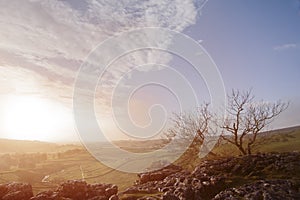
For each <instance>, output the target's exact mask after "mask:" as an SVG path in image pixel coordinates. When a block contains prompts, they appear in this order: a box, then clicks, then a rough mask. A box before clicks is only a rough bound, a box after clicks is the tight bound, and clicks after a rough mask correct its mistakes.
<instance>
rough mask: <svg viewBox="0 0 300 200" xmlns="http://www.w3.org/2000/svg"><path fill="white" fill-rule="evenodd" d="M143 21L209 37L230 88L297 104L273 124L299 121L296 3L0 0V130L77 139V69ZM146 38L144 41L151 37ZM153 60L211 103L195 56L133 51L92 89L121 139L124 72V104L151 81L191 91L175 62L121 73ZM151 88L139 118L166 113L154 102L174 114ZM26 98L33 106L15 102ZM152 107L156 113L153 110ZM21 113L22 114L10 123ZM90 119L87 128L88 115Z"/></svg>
mask: <svg viewBox="0 0 300 200" xmlns="http://www.w3.org/2000/svg"><path fill="white" fill-rule="evenodd" d="M143 27H163V28H167V29H171V30H173V31H177V32H179V33H184V34H186V35H188V36H190V37H191V38H193V39H194V40H195V41H202V42H201V45H202V46H203V48H205V50H206V51H207V52H208V53H209V54H210V56H211V58H212V59H213V61H214V62H215V63H216V65H217V67H218V69H219V71H220V73H221V76H222V78H223V81H224V86H225V89H226V90H227V91H230V90H231V89H232V88H237V89H241V90H247V89H249V88H252V89H253V93H254V94H255V95H256V97H257V100H260V99H264V100H266V101H276V100H278V99H282V100H284V101H290V107H289V108H288V110H286V111H285V112H284V113H283V114H282V115H281V116H280V117H279V118H278V120H276V121H275V122H274V124H273V125H272V127H271V128H279V127H287V126H292V125H299V124H300V120H299V115H300V94H299V92H298V91H299V89H298V87H299V86H300V79H299V75H300V1H299V0H269V1H261V0H244V1H240V0H226V1H225V0H209V1H205V0H194V1H192V0H175V1H173V0H152V1H140V0H132V1H127V0H122V1H119V0H116V1H113V0H98V1H81V0H65V1H55V0H53V1H39V0H37V1H17V0H15V1H9V3H8V2H4V1H2V2H0V41H1V42H0V58H1V59H0V97H1V98H0V125H1V126H0V137H5V138H19V139H40V140H53V141H62V140H68V141H73V140H78V135H77V133H76V124H74V120H73V113H72V112H73V108H72V103H73V90H74V83H75V82H76V76H77V73H78V71H79V70H80V66H81V65H82V64H83V63H85V62H86V58H87V56H88V55H89V53H90V52H91V51H92V50H95V48H96V47H97V45H99V44H100V43H101V42H103V41H105V40H106V39H108V38H110V37H112V36H116V35H117V34H118V33H123V32H126V31H128V30H134V29H136V28H143ZM159 37H160V38H161V41H162V42H165V43H166V44H165V45H166V46H167V45H168V39H169V38H167V37H166V36H165V35H163V34H162V35H160V36H159ZM140 40H141V41H144V42H146V41H147V38H140ZM130 45H131V44H128V47H130ZM115 48H116V47H114V46H112V47H110V48H109V49H108V50H107V52H108V53H109V52H114V50H115ZM107 52H106V53H107ZM147 63H157V64H162V65H170V66H171V69H176V70H178V71H179V72H180V73H181V74H182V75H184V76H185V77H186V79H187V80H188V81H189V82H190V84H191V85H192V86H193V88H194V89H195V90H196V93H197V97H198V100H199V101H200V102H202V101H203V100H208V101H209V93H208V90H207V88H206V85H205V82H204V81H203V79H201V77H199V76H198V75H197V74H195V73H194V72H193V70H190V69H189V68H188V67H189V64H188V63H186V62H184V61H182V60H180V59H179V58H176V57H174V56H172V55H170V54H168V53H167V52H160V53H158V52H155V51H142V50H141V51H138V52H132V53H131V54H130V55H128V56H125V57H124V58H120V59H119V60H117V61H116V62H115V63H114V64H113V65H112V67H111V68H110V69H108V70H107V72H106V74H105V76H104V77H103V79H102V81H101V84H102V85H101V86H103V87H102V88H98V89H97V90H96V94H95V97H96V99H95V110H96V114H97V115H99V118H100V119H101V120H100V121H101V122H102V124H104V126H105V127H104V128H103V129H105V130H106V131H108V132H109V135H112V138H114V139H116V138H119V135H118V134H119V133H118V134H117V133H115V132H117V131H116V127H114V126H113V125H112V124H113V123H114V121H113V119H112V117H111V114H112V113H111V107H110V106H111V102H112V100H111V97H112V93H113V92H114V91H116V90H113V89H114V86H115V84H116V83H118V81H119V80H123V79H124V82H122V81H121V82H122V84H121V86H120V87H121V90H120V91H121V92H120V94H117V95H116V97H117V98H118V100H120V101H121V102H125V100H126V99H124V101H123V99H122V98H125V97H124V96H122V95H123V93H125V92H126V91H127V89H128V87H129V86H134V85H135V84H137V83H140V82H141V81H142V80H148V79H149V80H155V81H160V80H163V81H165V82H168V81H169V83H170V84H171V85H172V84H173V86H175V87H176V89H178V90H182V91H184V92H186V93H184V94H185V96H188V95H187V94H189V95H190V93H188V92H190V91H187V90H186V91H185V89H184V87H185V85H184V84H180V83H181V82H180V81H177V79H175V78H174V77H172V76H171V75H172V73H170V71H168V70H170V69H165V68H160V67H158V66H152V67H149V66H148V67H141V68H138V69H135V70H133V71H132V73H130V74H129V75H128V74H127V75H126V76H124V74H126V73H127V72H128V71H130V70H132V69H133V67H134V66H143V65H145V64H147ZM120 77H121V78H120ZM179 84H180V85H179ZM144 89H145V90H144V92H143V91H140V92H138V93H137V95H136V96H135V98H134V101H133V104H130V106H131V107H132V108H133V110H134V108H138V109H135V110H134V111H132V112H133V116H132V118H133V119H135V120H137V122H138V123H141V124H142V125H145V124H148V123H149V122H151V114H153V117H155V119H157V118H158V117H160V116H162V117H165V115H162V112H161V110H160V111H159V110H155V109H154V110H151V109H152V107H151V106H152V105H154V104H159V103H161V104H163V105H166V108H165V109H166V111H167V112H166V113H167V116H168V115H169V114H170V113H171V112H172V111H174V110H175V111H176V108H175V109H173V108H174V107H176V106H178V102H177V101H176V99H175V98H174V95H173V96H172V95H169V97H167V96H168V95H167V94H169V91H166V92H164V91H163V90H162V88H155V87H149V88H147V87H144ZM156 89H157V90H156ZM118 95H119V96H118ZM188 97H189V96H188ZM126 101H127V100H126ZM134 103H135V104H134ZM184 103H185V104H189V105H190V108H191V109H192V108H193V107H194V106H195V105H194V104H193V103H192V100H190V99H189V98H187V99H186V100H184ZM19 105H23V106H24V107H26V109H23V108H20V109H19V111H18V110H16V109H14V108H16V107H18V106H19ZM34 105H39V106H38V108H39V109H37V106H34ZM31 106H32V108H31ZM130 106H129V107H130ZM116 107H118V106H116ZM120 107H122V106H120ZM123 107H124V106H123ZM149 109H150V110H151V111H153V112H152V113H151V112H150V113H148V111H149ZM28 110H31V111H32V112H29V111H28ZM177 110H178V109H177ZM21 112H25V114H24V113H21ZM29 113H31V114H29ZM166 113H165V114H166ZM14 115H18V116H25V117H23V118H21V117H18V118H19V119H18V120H19V121H13V118H14ZM26 116H27V117H26ZM24 118H26V119H24ZM54 119H56V120H54ZM82 120H84V119H82ZM32 121H38V122H40V124H44V127H46V129H47V124H48V128H49V130H48V131H45V133H42V132H43V130H39V131H37V130H35V131H33V132H34V134H30V133H22V126H24V127H23V128H24V129H26V130H27V132H30V131H32V129H34V127H33V128H32V127H31V126H33V125H30V126H29V124H34V123H32ZM158 121H159V120H158ZM86 124H87V125H86V126H89V122H86ZM12 126H18V127H19V128H17V129H16V128H14V127H12ZM3 127H6V128H3ZM50 127H52V128H51V129H50ZM53 127H55V128H54V129H53ZM41 129H42V128H41ZM120 138H121V137H120Z"/></svg>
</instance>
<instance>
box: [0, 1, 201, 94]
mask: <svg viewBox="0 0 300 200" xmlns="http://www.w3.org/2000/svg"><path fill="white" fill-rule="evenodd" d="M206 2H207V0H206V1H205V0H194V1H192V0H175V1H173V0H152V1H140V0H131V1H128V0H121V1H120V0H97V1H88V0H86V1H82V0H63V1H59V0H57V1H56V0H53V1H40V0H34V1H17V0H13V1H10V2H4V1H1V2H0V41H1V44H0V57H1V60H0V72H1V71H2V72H3V73H6V76H7V79H13V80H15V81H17V82H18V80H23V78H24V77H28V74H29V73H28V71H31V72H33V73H30V74H31V76H32V78H33V79H35V78H38V79H40V78H44V79H45V82H47V84H48V85H52V86H53V87H50V88H52V90H53V89H58V90H60V89H62V88H66V89H67V88H70V90H69V91H71V87H72V84H73V82H74V80H75V77H76V72H77V70H78V69H79V67H80V65H81V63H82V62H83V61H84V59H85V57H86V56H87V54H88V53H89V51H90V50H92V49H93V48H94V47H95V46H96V45H97V44H99V43H100V42H102V41H103V40H105V39H106V38H108V37H110V36H112V35H114V34H115V33H117V32H122V31H126V30H130V29H134V28H140V27H165V28H170V29H172V30H175V31H179V32H180V31H183V30H184V29H185V28H186V27H188V26H190V25H192V24H194V23H195V21H196V18H197V15H198V14H199V8H202V6H203V5H204V4H205V3H206ZM16 11H17V12H16ZM133 58H134V59H133ZM157 58H158V56H156V55H155V53H151V52H150V53H149V52H147V54H142V53H139V54H138V53H137V54H135V55H133V56H131V57H130V58H129V59H131V61H132V60H134V61H135V62H136V63H141V61H148V62H151V61H152V62H154V61H155V59H157ZM166 60H168V59H166ZM127 62H128V60H127ZM5 66H6V67H5ZM7 66H9V67H7ZM119 67H120V69H118V70H117V71H119V72H120V73H122V72H124V71H126V69H127V68H128V65H122V66H119ZM4 68H5V69H4ZM8 70H12V71H14V70H18V71H19V72H18V75H19V77H15V76H14V77H8V76H10V75H11V74H14V73H13V72H12V73H8V72H7V71H8ZM22 71H23V73H22ZM117 75H118V74H116V72H114V76H117ZM22 76H24V77H22ZM110 81H111V79H110ZM24 84H26V83H24ZM57 87H58V88H57Z"/></svg>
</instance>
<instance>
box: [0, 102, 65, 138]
mask: <svg viewBox="0 0 300 200" xmlns="http://www.w3.org/2000/svg"><path fill="white" fill-rule="evenodd" d="M66 116H67V114H66V113H65V112H64V110H63V109H62V108H61V107H59V106H58V105H56V104H55V103H53V102H51V101H48V100H45V99H42V98H39V97H35V96H12V97H10V98H9V99H8V101H7V103H6V106H5V109H4V113H3V116H2V121H3V131H4V137H6V138H10V139H18V140H43V141H49V140H55V138H54V137H56V136H57V134H58V132H59V131H60V130H62V129H63V128H64V126H65V125H66V124H65V123H66V120H67V119H66Z"/></svg>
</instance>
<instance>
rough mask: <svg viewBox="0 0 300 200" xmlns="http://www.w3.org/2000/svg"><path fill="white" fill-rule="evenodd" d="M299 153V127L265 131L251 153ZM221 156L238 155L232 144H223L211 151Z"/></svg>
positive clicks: (259, 136) (258, 138)
mask: <svg viewBox="0 0 300 200" xmlns="http://www.w3.org/2000/svg"><path fill="white" fill-rule="evenodd" d="M292 151H300V126H294V127H288V128H282V129H276V130H271V131H265V132H262V133H260V134H258V137H257V139H256V143H255V145H254V147H253V152H254V153H257V152H292ZM213 152H214V153H217V154H221V155H238V154H239V151H238V150H237V148H236V147H235V146H233V145H232V144H228V143H226V142H225V143H224V142H223V145H220V146H218V147H215V148H214V150H213Z"/></svg>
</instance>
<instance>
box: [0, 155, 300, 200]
mask: <svg viewBox="0 0 300 200" xmlns="http://www.w3.org/2000/svg"><path fill="white" fill-rule="evenodd" d="M0 199H2V200H44V199H45V200H60V199H64V200H118V199H123V200H155V199H163V200H201V199H214V200H221V199H257V200H261V199H265V200H269V199H270V200H271V199H280V200H283V199H300V153H298V152H291V153H268V154H257V155H251V156H240V157H229V158H222V159H218V160H205V161H203V162H202V163H201V164H199V165H198V166H197V167H196V168H195V169H194V171H192V172H189V171H186V170H184V169H182V168H181V167H178V166H175V165H169V166H167V167H165V168H163V169H161V170H157V171H153V172H148V173H142V174H138V180H137V181H136V182H135V183H134V184H133V186H132V187H129V188H127V189H126V190H125V191H118V187H117V186H116V185H113V184H100V183H99V184H87V183H86V182H85V181H74V180H73V181H67V182H65V183H62V184H61V185H59V186H58V187H57V189H56V190H53V191H44V192H41V193H39V194H37V195H36V196H33V193H32V188H31V185H29V184H25V183H10V184H4V185H0Z"/></svg>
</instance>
